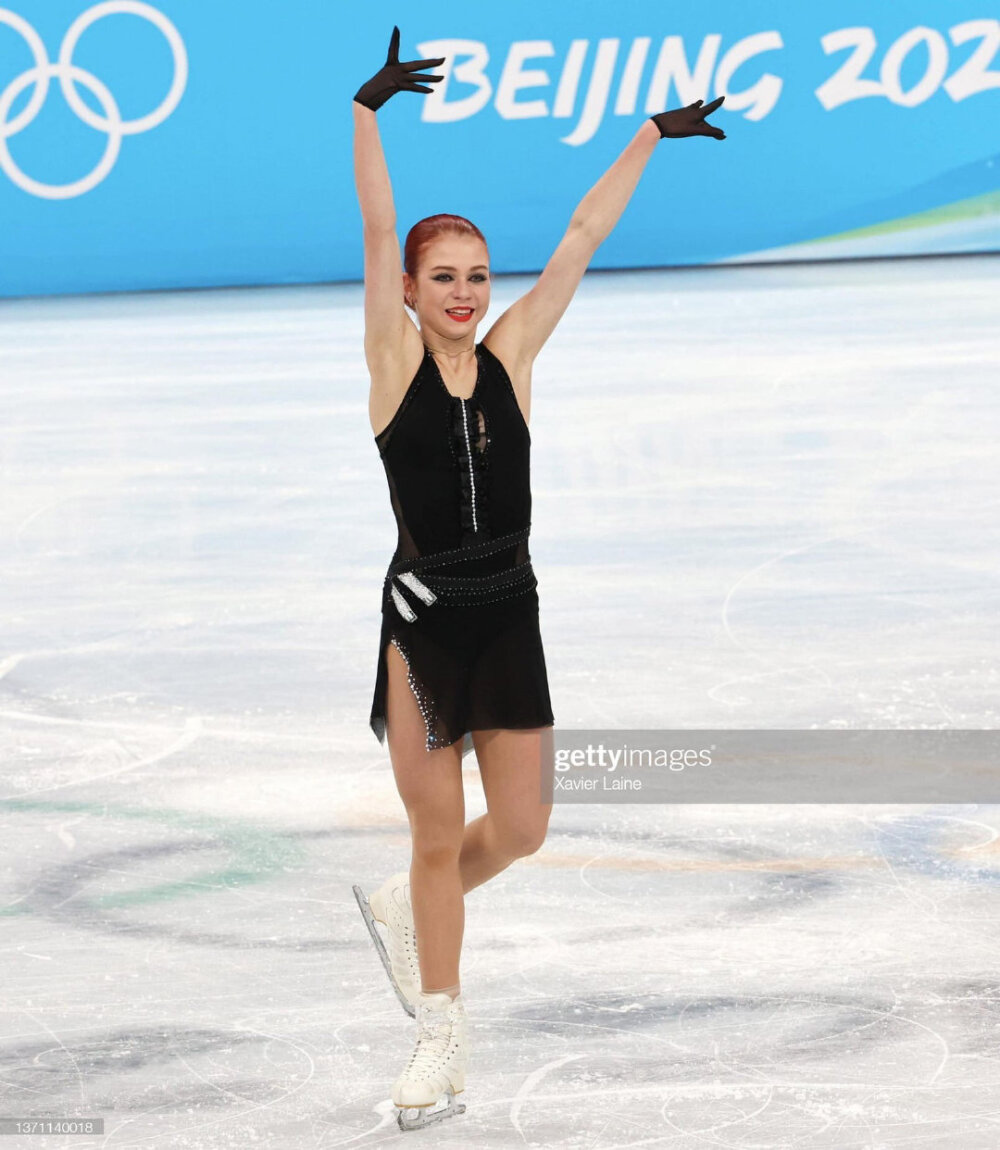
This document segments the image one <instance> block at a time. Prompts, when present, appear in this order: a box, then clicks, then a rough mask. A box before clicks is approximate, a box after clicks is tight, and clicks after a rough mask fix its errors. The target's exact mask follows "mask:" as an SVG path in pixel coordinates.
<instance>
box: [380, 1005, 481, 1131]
mask: <svg viewBox="0 0 1000 1150" xmlns="http://www.w3.org/2000/svg"><path fill="white" fill-rule="evenodd" d="M466 1029H467V1028H466V1020H465V1003H464V1002H463V1001H462V996H461V994H459V995H458V996H457V997H456V998H455V999H454V1001H453V1000H452V999H451V998H449V996H448V995H447V994H444V993H438V994H423V993H421V994H419V995H418V997H417V1044H416V1046H415V1047H414V1049H413V1053H412V1054H411V1055H410V1061H409V1062H408V1063H407V1064H406V1069H405V1070H404V1071H403V1073H402V1074H401V1075H400V1076H399V1078H397V1079H396V1083H395V1085H394V1086H393V1088H392V1101H393V1103H394V1104H395V1106H396V1107H397V1113H396V1121H397V1122H398V1123H399V1128H400V1130H420V1129H422V1128H423V1127H424V1126H430V1124H431V1123H432V1122H440V1121H441V1120H442V1119H443V1118H451V1117H453V1116H454V1115H456V1114H464V1113H465V1105H464V1103H456V1101H455V1095H456V1094H461V1093H462V1091H463V1090H464V1089H465V1063H466V1058H467V1035H466Z"/></svg>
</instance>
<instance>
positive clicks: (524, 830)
mask: <svg viewBox="0 0 1000 1150" xmlns="http://www.w3.org/2000/svg"><path fill="white" fill-rule="evenodd" d="M472 741H473V745H474V746H475V748H476V758H477V759H478V760H479V772H480V775H481V776H482V780H483V790H484V791H485V792H486V807H487V813H486V814H485V815H481V816H480V817H479V818H477V819H473V820H472V822H471V823H469V825H468V826H467V827H466V828H465V837H464V839H463V841H462V853H461V856H460V858H459V866H460V868H461V875H462V889H463V891H470V890H472V889H473V888H474V887H477V886H479V885H480V884H482V883H484V882H486V881H487V879H491V878H493V876H494V875H497V874H499V873H500V871H502V870H504V869H506V868H507V867H508V866H510V864H511V863H512V862H514V860H515V859H519V858H523V857H524V856H525V855H529V854H533V853H534V852H535V851H537V850H538V848H539V847H540V846H541V845H542V843H543V842H544V841H545V834H546V831H547V829H548V825H549V815H550V814H551V812H552V804H551V803H543V802H542V778H543V776H544V775H546V774H547V776H548V778H551V770H552V728H551V727H537V728H535V729H533V730H525V731H513V730H494V731H473V732H472Z"/></svg>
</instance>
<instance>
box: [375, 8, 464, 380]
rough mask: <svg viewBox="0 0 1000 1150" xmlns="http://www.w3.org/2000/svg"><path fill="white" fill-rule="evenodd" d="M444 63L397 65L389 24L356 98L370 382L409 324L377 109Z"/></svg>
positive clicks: (397, 354)
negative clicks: (385, 50) (385, 44)
mask: <svg viewBox="0 0 1000 1150" xmlns="http://www.w3.org/2000/svg"><path fill="white" fill-rule="evenodd" d="M443 63H444V57H441V58H440V59H433V60H411V61H407V62H405V63H402V64H401V63H400V62H399V29H398V28H393V30H392V39H391V40H390V42H389V54H388V57H387V58H386V62H385V65H384V66H383V67H382V68H381V69H380V70H379V71H378V72H376V73H375V75H374V76H373V77H372V78H371V79H370V80H369V81H367V83H365V84H362V86H361V87H360V88H359V89H358V92H357V94H356V95H355V97H354V105H353V107H354V183H355V187H356V188H357V193H358V203H359V205H360V207H361V219H362V221H363V223H364V242H365V357H366V359H367V361H368V368H369V371H370V372H371V374H372V379H373V380H374V379H375V378H376V377H377V378H379V379H384V378H386V376H387V375H391V373H392V369H393V368H394V367H396V366H398V361H399V359H400V358H401V356H402V350H403V338H404V332H405V328H406V324H407V322H408V317H407V315H406V311H405V310H404V307H403V262H402V258H401V256H400V252H399V237H398V236H397V235H396V208H395V205H394V204H393V202H392V184H391V182H390V180H389V169H388V167H387V166H386V162H385V154H384V152H383V151H382V141H381V139H380V138H379V131H378V124H377V123H376V118H375V113H376V111H377V110H378V109H379V108H381V106H382V105H383V104H384V103H385V102H386V100H388V99H389V97H390V96H392V95H394V94H395V93H396V92H430V91H433V89H432V88H429V87H426V86H425V85H423V84H418V83H417V81H418V80H422V81H428V82H435V81H438V80H441V79H443V77H442V76H425V75H422V74H420V73H419V69H420V68H424V67H434V66H436V65H437V64H443Z"/></svg>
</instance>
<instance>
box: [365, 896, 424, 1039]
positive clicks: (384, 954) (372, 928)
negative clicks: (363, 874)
mask: <svg viewBox="0 0 1000 1150" xmlns="http://www.w3.org/2000/svg"><path fill="white" fill-rule="evenodd" d="M351 889H352V890H353V891H354V897H355V898H356V899H357V900H358V907H359V908H360V910H361V914H362V915H363V916H364V920H365V925H366V926H367V927H368V933H369V934H370V935H371V936H372V942H373V943H374V944H375V951H376V953H377V954H378V956H379V960H380V961H381V963H382V966H383V967H384V968H385V973H386V974H387V975H388V976H389V981H390V982H391V983H392V989H393V990H394V991H395V992H396V997H397V998H398V999H399V1004H400V1006H402V1008H403V1009H404V1010H405V1011H406V1013H407V1014H408V1015H409V1016H410V1017H411V1018H416V1017H417V1008H416V1007H415V1006H414V1005H413V1004H412V1003H410V1002H408V1001H407V998H406V995H405V994H404V993H403V992H402V991H401V990H400V989H399V984H398V983H397V982H396V976H395V975H394V974H393V973H392V962H391V960H390V959H389V952H388V951H387V950H386V949H385V943H384V942H383V941H382V936H381V935H380V934H379V932H378V927H377V926H376V925H375V922H376V919H375V916H374V915H373V914H372V908H371V906H370V905H369V903H368V896H367V895H366V894H365V892H364V891H363V890H362V889H361V887H359V886H358V885H357V884H355V885H354V886H353V887H352V888H351Z"/></svg>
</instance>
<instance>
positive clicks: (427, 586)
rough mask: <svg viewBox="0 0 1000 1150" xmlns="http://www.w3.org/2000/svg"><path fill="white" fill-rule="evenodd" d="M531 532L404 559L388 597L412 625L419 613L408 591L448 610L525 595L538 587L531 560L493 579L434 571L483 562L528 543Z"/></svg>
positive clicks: (388, 584)
mask: <svg viewBox="0 0 1000 1150" xmlns="http://www.w3.org/2000/svg"><path fill="white" fill-rule="evenodd" d="M529 530H530V529H529V528H526V529H525V530H523V531H515V532H512V533H511V534H509V535H501V536H499V537H497V538H496V539H490V540H487V541H486V542H485V543H477V544H473V545H472V546H471V547H459V548H456V549H455V550H453V551H439V552H437V553H436V554H434V555H421V556H419V557H418V558H416V559H401V560H399V561H398V562H397V563H393V564H392V565H391V566H390V567H389V570H388V572H387V573H386V577H385V594H386V595H388V596H389V597H390V598H391V599H392V602H393V604H394V606H395V608H396V610H397V611H398V612H399V614H400V615H401V616H402V617H403V618H404V619H405V620H406V622H407V623H412V622H413V621H414V620H415V619H416V618H417V613H416V611H415V610H414V609H413V607H412V606H411V604H410V603H409V602H408V601H407V599H406V598H405V597H404V596H403V593H402V591H403V588H404V587H405V588H406V589H407V590H408V591H410V592H412V594H413V595H414V596H416V598H417V599H419V600H420V601H421V602H422V603H425V604H426V605H427V606H431V605H432V604H434V603H443V604H444V605H445V606H447V607H473V606H478V605H480V604H483V603H497V602H499V601H500V600H502V599H512V598H514V597H515V596H516V595H523V594H524V593H525V592H527V591H530V590H531V589H532V588H533V587H535V586H537V584H538V580H537V579H536V578H535V573H534V571H533V570H532V567H531V560H530V559H529V560H526V561H525V562H524V563H518V564H517V565H516V566H514V567H510V568H508V569H507V570H506V571H498V572H495V573H493V574H490V575H435V574H433V572H432V570H431V569H432V568H434V567H442V566H445V565H446V564H447V565H450V564H452V563H461V562H462V561H464V560H467V559H480V558H482V557H483V556H484V555H490V554H492V553H493V552H495V551H502V550H504V549H505V548H508V547H510V546H512V545H513V544H516V543H520V542H522V540H525V539H527V538H528V534H529ZM417 571H419V572H420V573H421V578H418V577H417V575H416V572H417Z"/></svg>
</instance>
